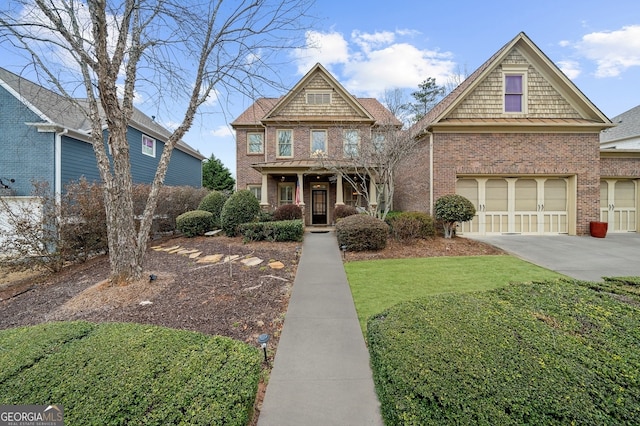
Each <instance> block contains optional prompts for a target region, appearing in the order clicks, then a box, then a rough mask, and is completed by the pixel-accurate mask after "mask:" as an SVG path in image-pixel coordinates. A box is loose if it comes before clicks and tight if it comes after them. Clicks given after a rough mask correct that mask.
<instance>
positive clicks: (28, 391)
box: [0, 321, 262, 426]
mask: <svg viewBox="0 0 640 426" xmlns="http://www.w3.org/2000/svg"><path fill="white" fill-rule="evenodd" d="M0 347H1V348H2V351H0V404H2V405H17V404H24V403H25V401H32V402H34V403H36V402H40V403H48V402H49V401H51V402H55V403H59V404H62V405H63V407H64V411H65V412H64V419H65V424H70V425H107V424H111V425H115V424H130V425H142V424H155V425H159V424H164V425H178V424H189V425H238V426H240V425H242V426H244V425H247V424H249V422H250V417H251V413H252V408H253V404H254V403H255V398H256V394H257V390H258V382H259V380H260V375H261V363H262V359H261V354H260V351H259V350H258V349H257V348H255V347H252V346H249V345H246V344H244V343H241V342H239V341H235V340H232V339H230V338H226V337H220V336H207V335H204V334H201V333H195V332H191V331H184V330H172V329H169V328H164V327H158V326H153V325H148V324H144V325H142V324H132V323H129V324H122V323H104V324H92V323H88V322H79V321H78V322H57V323H56V322H54V323H45V324H41V325H36V326H32V327H20V328H13V329H8V330H2V331H0ZM79 372H81V374H79Z"/></svg>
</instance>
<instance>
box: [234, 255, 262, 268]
mask: <svg viewBox="0 0 640 426" xmlns="http://www.w3.org/2000/svg"><path fill="white" fill-rule="evenodd" d="M240 262H242V263H243V264H245V265H247V266H257V265H259V264H261V263H262V262H264V260H262V259H260V258H259V257H249V258H247V259H242V260H241V261H240Z"/></svg>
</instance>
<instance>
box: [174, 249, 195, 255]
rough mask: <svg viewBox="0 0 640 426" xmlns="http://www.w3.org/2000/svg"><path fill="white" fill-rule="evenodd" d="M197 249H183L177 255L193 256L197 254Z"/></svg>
mask: <svg viewBox="0 0 640 426" xmlns="http://www.w3.org/2000/svg"><path fill="white" fill-rule="evenodd" d="M197 251H198V250H197V249H182V250H180V251H178V252H177V253H176V254H191V253H195V252H197Z"/></svg>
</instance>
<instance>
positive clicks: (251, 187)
mask: <svg viewBox="0 0 640 426" xmlns="http://www.w3.org/2000/svg"><path fill="white" fill-rule="evenodd" d="M247 189H248V190H249V191H251V193H252V194H253V195H255V197H256V198H257V199H258V201H259V202H262V199H261V198H262V185H257V184H249V185H247ZM256 192H257V195H256Z"/></svg>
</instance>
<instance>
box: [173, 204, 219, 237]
mask: <svg viewBox="0 0 640 426" xmlns="http://www.w3.org/2000/svg"><path fill="white" fill-rule="evenodd" d="M176 228H177V229H178V231H180V232H182V233H183V234H184V235H185V237H196V236H198V235H204V234H205V232H208V231H211V229H212V228H213V213H211V212H206V211H204V210H192V211H190V212H186V213H182V214H181V215H180V216H178V217H177V218H176Z"/></svg>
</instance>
